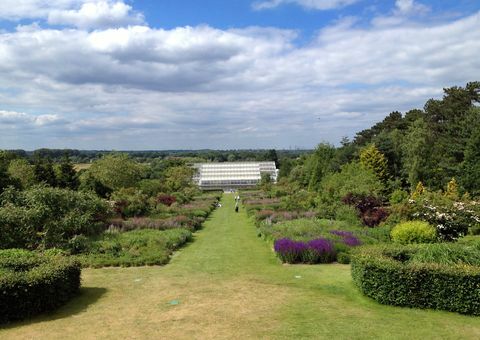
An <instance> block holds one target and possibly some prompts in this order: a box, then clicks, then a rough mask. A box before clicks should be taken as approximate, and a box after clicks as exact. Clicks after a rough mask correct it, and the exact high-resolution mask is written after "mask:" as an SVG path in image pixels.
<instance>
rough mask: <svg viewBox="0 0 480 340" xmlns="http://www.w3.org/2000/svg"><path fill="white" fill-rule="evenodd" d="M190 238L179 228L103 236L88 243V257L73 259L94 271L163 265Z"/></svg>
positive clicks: (187, 231)
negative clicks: (120, 267) (94, 269)
mask: <svg viewBox="0 0 480 340" xmlns="http://www.w3.org/2000/svg"><path fill="white" fill-rule="evenodd" d="M191 238H192V233H191V232H190V231H189V230H186V229H183V228H179V229H172V230H148V229H146V230H134V231H129V232H124V233H120V232H113V233H104V234H103V235H102V236H101V237H100V238H98V239H97V240H94V241H92V242H91V244H90V246H89V249H88V253H85V254H80V255H77V256H76V258H78V260H79V261H80V262H81V263H82V265H83V266H85V267H95V268H98V267H106V266H122V267H130V266H145V265H163V264H166V263H167V262H168V260H169V256H170V254H171V253H172V252H173V251H174V250H176V249H178V248H180V247H181V246H182V245H184V244H185V243H187V242H188V241H190V240H191Z"/></svg>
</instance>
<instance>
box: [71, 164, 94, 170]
mask: <svg viewBox="0 0 480 340" xmlns="http://www.w3.org/2000/svg"><path fill="white" fill-rule="evenodd" d="M91 166H92V163H78V164H75V165H74V168H75V170H76V171H80V170H86V169H88V168H90V167H91Z"/></svg>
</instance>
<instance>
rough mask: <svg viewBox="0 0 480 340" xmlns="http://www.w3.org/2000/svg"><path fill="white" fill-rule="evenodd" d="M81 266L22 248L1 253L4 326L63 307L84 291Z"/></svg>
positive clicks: (0, 319) (0, 301)
mask: <svg viewBox="0 0 480 340" xmlns="http://www.w3.org/2000/svg"><path fill="white" fill-rule="evenodd" d="M80 272H81V269H80V264H79V263H78V262H77V261H75V260H73V259H70V258H66V257H63V256H58V255H56V256H54V255H43V256H42V255H40V254H37V253H33V252H29V251H26V250H20V249H8V250H1V251H0V273H1V275H0V323H5V322H8V321H14V320H21V319H24V318H27V317H30V316H33V315H36V314H39V313H43V312H48V311H52V310H54V309H56V308H57V307H59V306H61V305H63V304H64V303H65V302H67V301H68V300H69V299H70V298H72V297H73V296H74V295H75V294H76V293H77V292H78V290H79V288H80Z"/></svg>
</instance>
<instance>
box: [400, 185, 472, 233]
mask: <svg viewBox="0 0 480 340" xmlns="http://www.w3.org/2000/svg"><path fill="white" fill-rule="evenodd" d="M406 208H407V209H406V212H405V213H406V215H407V216H406V217H407V218H406V219H410V220H415V219H420V220H422V221H426V222H428V223H430V224H431V225H433V226H435V228H436V229H437V233H438V236H439V237H440V239H442V240H444V241H453V240H456V239H458V238H459V237H462V236H464V235H466V233H467V231H468V229H469V228H471V227H474V226H476V225H479V224H480V207H479V204H478V203H477V202H472V201H467V202H462V201H453V200H451V199H449V198H448V197H446V196H444V195H441V194H439V193H433V192H427V191H425V192H424V193H423V194H422V195H418V196H417V198H416V199H410V200H409V201H408V203H407V207H406Z"/></svg>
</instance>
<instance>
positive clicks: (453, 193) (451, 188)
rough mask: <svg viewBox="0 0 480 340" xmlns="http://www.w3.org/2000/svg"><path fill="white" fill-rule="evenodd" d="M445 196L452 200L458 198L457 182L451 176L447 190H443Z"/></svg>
mask: <svg viewBox="0 0 480 340" xmlns="http://www.w3.org/2000/svg"><path fill="white" fill-rule="evenodd" d="M445 196H446V197H448V198H450V199H451V200H454V201H455V200H458V198H459V197H460V195H459V193H458V184H457V181H456V180H455V178H452V179H451V180H450V182H448V184H447V190H446V191H445Z"/></svg>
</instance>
